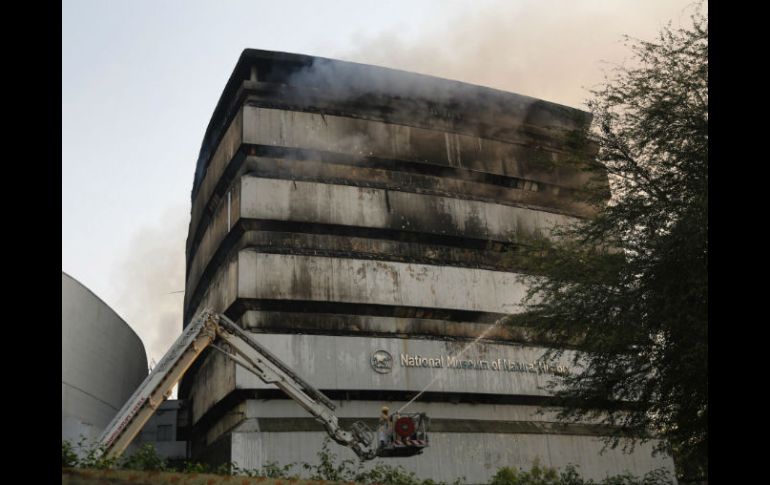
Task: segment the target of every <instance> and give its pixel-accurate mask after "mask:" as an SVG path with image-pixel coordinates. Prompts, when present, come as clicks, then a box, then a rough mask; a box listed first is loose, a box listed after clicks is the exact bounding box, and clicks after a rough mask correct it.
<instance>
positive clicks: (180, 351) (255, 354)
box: [99, 310, 376, 460]
mask: <svg viewBox="0 0 770 485" xmlns="http://www.w3.org/2000/svg"><path fill="white" fill-rule="evenodd" d="M220 343H224V344H225V345H220ZM210 345H211V346H212V347H214V348H215V349H217V350H219V351H221V352H223V353H224V354H225V355H227V356H228V357H229V358H231V359H232V360H233V361H234V362H235V363H236V364H238V365H241V366H242V367H244V368H245V369H247V370H249V371H250V372H252V373H254V374H255V375H256V376H257V377H259V378H260V379H261V380H262V381H263V382H265V383H268V384H274V385H276V386H277V387H278V388H280V389H281V390H282V391H284V392H285V393H286V394H287V395H288V396H289V397H290V398H292V399H294V400H295V401H296V402H297V403H298V404H299V405H300V406H302V407H303V408H304V409H305V410H306V411H308V412H309V413H310V414H312V415H313V416H314V417H315V418H316V419H317V420H318V421H320V422H321V423H322V424H323V426H324V428H325V429H326V432H327V433H328V434H329V436H330V437H331V438H332V439H333V440H334V441H336V442H337V443H339V444H341V445H343V446H347V447H349V448H351V449H352V450H353V451H354V452H355V453H356V454H357V455H358V456H359V458H361V459H362V460H370V459H372V458H374V457H375V456H376V451H375V450H374V449H372V448H371V435H370V433H369V432H368V430H367V429H366V428H365V426H363V425H362V424H360V423H356V424H355V425H354V426H353V431H352V432H349V431H346V430H343V429H342V428H341V427H340V425H339V422H338V419H337V416H336V415H335V414H334V412H333V411H334V409H335V406H334V404H333V403H332V402H331V401H330V400H329V398H327V397H326V396H324V395H323V393H321V391H319V390H318V389H316V388H315V387H313V386H312V385H310V384H309V383H307V382H306V381H305V380H304V379H302V378H301V377H300V376H299V375H297V374H296V373H295V372H294V371H292V370H291V369H290V368H289V367H288V366H286V364H284V363H283V362H281V360H280V359H278V358H277V357H276V356H275V355H273V354H272V353H271V352H270V351H268V350H267V349H266V348H265V347H263V346H262V345H260V344H259V343H258V342H257V341H255V340H254V339H253V338H252V337H250V336H249V334H248V333H247V332H245V331H243V330H242V329H241V328H240V327H239V326H238V325H237V324H236V323H234V322H233V321H232V320H230V319H229V318H227V317H226V316H224V315H221V314H217V313H215V312H213V311H211V310H204V311H203V312H201V313H200V314H199V315H198V316H197V317H196V318H195V319H194V320H193V322H192V323H191V324H190V325H188V326H187V328H185V330H184V332H182V335H180V336H179V338H178V339H177V340H176V342H174V344H173V345H172V346H171V348H170V349H169V351H168V352H166V354H165V355H164V356H163V358H162V359H161V360H160V362H159V363H158V365H156V366H155V368H154V369H153V370H152V371H151V372H150V374H149V375H148V376H147V378H145V380H144V382H142V384H140V385H139V387H138V388H137V390H136V391H135V392H134V394H132V395H131V398H129V400H128V401H127V402H126V404H125V405H124V406H123V407H122V408H121V409H120V411H119V412H118V414H117V415H116V416H115V418H113V420H112V421H111V422H110V423H109V424H108V425H107V428H106V429H105V430H104V432H103V433H102V435H101V436H100V437H99V442H100V444H101V445H102V447H103V454H104V455H105V456H107V457H118V456H120V455H121V454H122V453H123V451H125V449H126V448H127V447H128V445H129V444H130V443H131V441H133V439H134V438H135V437H136V435H137V434H139V431H141V429H142V427H144V425H145V424H146V423H147V421H148V420H149V419H150V417H152V415H153V413H154V412H155V410H156V409H157V408H158V406H160V404H161V403H162V402H163V401H164V400H165V399H166V398H168V397H169V396H170V395H171V391H172V389H173V388H174V386H175V385H176V384H177V382H179V381H180V380H181V379H182V376H183V375H184V373H185V372H186V371H187V370H188V369H189V368H190V366H191V365H192V364H193V363H194V362H195V361H196V360H197V359H198V357H200V355H201V353H202V352H203V351H204V350H205V349H206V348H207V347H208V346H210Z"/></svg>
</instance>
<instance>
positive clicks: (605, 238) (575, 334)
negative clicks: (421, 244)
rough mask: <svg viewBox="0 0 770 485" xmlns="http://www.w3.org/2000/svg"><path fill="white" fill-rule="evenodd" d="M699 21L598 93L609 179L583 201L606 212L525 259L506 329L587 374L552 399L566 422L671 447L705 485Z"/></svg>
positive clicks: (592, 137)
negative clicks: (567, 358) (524, 287)
mask: <svg viewBox="0 0 770 485" xmlns="http://www.w3.org/2000/svg"><path fill="white" fill-rule="evenodd" d="M698 10H699V12H696V13H695V14H694V15H693V16H692V26H691V27H688V28H679V29H673V28H672V27H671V25H670V24H669V26H668V27H666V28H664V29H663V30H662V31H661V33H660V35H659V37H658V38H657V39H656V41H653V42H644V41H639V40H630V41H629V43H630V46H631V48H632V49H633V53H634V54H635V60H636V61H637V62H636V63H635V64H634V67H618V68H616V70H615V71H614V74H613V75H612V76H610V77H609V78H608V79H607V80H606V82H605V83H604V85H603V86H602V87H601V88H600V89H598V90H595V91H592V92H591V93H592V99H591V100H590V101H589V107H590V110H591V111H592V113H593V115H594V124H593V128H592V129H591V130H590V131H589V130H587V131H586V133H584V138H582V140H583V143H594V144H596V145H598V154H597V155H596V156H597V158H598V161H599V162H601V165H602V166H603V169H602V170H601V171H599V172H598V173H597V175H599V176H598V177H596V178H595V179H596V181H597V183H594V184H592V185H590V186H589V187H588V188H587V190H586V194H587V195H589V196H593V197H595V200H594V202H596V201H597V200H601V199H604V201H605V203H604V204H603V206H602V207H601V208H600V209H599V213H598V215H597V216H596V217H595V218H591V219H587V220H583V221H580V222H579V223H576V224H574V225H571V226H569V227H562V228H561V229H560V230H559V231H557V235H556V237H554V238H552V239H551V240H534V241H531V244H528V247H527V248H526V249H524V250H523V256H521V255H517V256H516V257H517V258H519V257H523V258H524V260H525V261H526V264H527V268H528V271H529V272H530V274H531V276H528V277H527V279H528V283H529V285H530V290H529V293H528V295H527V299H526V312H524V313H522V314H519V315H516V316H513V317H511V318H510V320H509V323H510V324H511V325H514V326H518V327H522V326H523V327H526V328H527V329H528V331H529V332H531V335H532V336H533V338H534V339H537V340H538V341H541V342H542V341H545V342H548V343H549V344H552V346H553V348H560V349H564V348H571V349H576V350H577V352H575V353H574V354H573V355H574V359H575V361H574V363H575V364H576V367H577V368H578V369H579V371H577V372H573V373H572V374H570V375H569V376H567V377H566V378H564V380H563V382H562V387H554V393H555V396H556V398H557V403H558V404H560V405H562V406H564V407H563V408H562V409H563V411H561V412H560V417H561V418H562V419H564V420H568V421H569V420H572V421H577V420H582V419H586V418H588V419H596V420H599V421H601V422H603V423H605V424H608V425H611V427H612V428H613V429H616V430H617V433H616V434H615V435H614V436H613V437H612V438H611V439H610V440H609V444H610V445H611V446H613V447H615V446H617V445H618V444H619V443H621V442H622V441H623V439H624V438H629V439H630V440H629V441H625V443H631V445H632V446H633V443H636V442H638V441H639V440H642V441H644V440H648V439H651V438H655V439H659V438H662V439H663V440H662V441H661V445H660V447H659V449H666V448H667V451H673V452H674V456H675V459H676V460H677V467H678V470H679V472H682V473H684V474H686V475H689V477H686V478H689V479H693V478H702V477H707V476H708V461H707V460H708V459H707V450H708V398H707V395H708V369H707V354H708V343H707V332H708V315H707V306H708V288H707V286H708V19H707V14H705V13H701V11H702V8H698ZM578 145H580V144H579V143H578ZM582 162H583V165H585V166H594V167H595V166H596V164H595V162H594V163H590V161H586V160H582ZM602 177H603V184H602ZM608 177H609V185H610V188H611V190H612V198H611V199H610V200H609V202H606V199H607V195H606V187H607V178H608ZM562 352H563V351H562V350H556V351H551V352H549V353H548V355H547V358H548V359H555V358H558V357H559V356H560V355H562ZM668 447H670V448H668Z"/></svg>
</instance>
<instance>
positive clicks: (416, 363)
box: [371, 350, 569, 376]
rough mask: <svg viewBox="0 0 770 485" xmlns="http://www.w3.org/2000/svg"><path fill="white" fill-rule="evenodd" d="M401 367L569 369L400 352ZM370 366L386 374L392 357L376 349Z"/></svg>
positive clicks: (558, 371) (540, 371) (551, 371)
mask: <svg viewBox="0 0 770 485" xmlns="http://www.w3.org/2000/svg"><path fill="white" fill-rule="evenodd" d="M399 363H400V364H401V367H407V368H408V367H425V368H446V369H459V370H476V371H497V372H527V373H533V374H553V375H557V376H565V375H567V374H569V369H568V368H567V366H565V365H551V364H547V363H545V362H542V361H533V362H523V361H514V360H510V359H504V358H499V359H475V360H473V359H461V358H458V357H455V356H452V355H437V356H433V357H426V356H422V355H410V354H401V355H400V359H399ZM371 364H372V368H374V370H375V371H377V372H379V373H380V374H387V373H388V372H390V371H391V369H392V368H393V357H392V356H391V355H390V353H388V352H386V351H384V350H378V351H376V352H374V353H373V354H372V357H371Z"/></svg>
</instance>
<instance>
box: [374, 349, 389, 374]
mask: <svg viewBox="0 0 770 485" xmlns="http://www.w3.org/2000/svg"><path fill="white" fill-rule="evenodd" d="M369 362H370V363H371V364H372V369H374V370H375V371H376V372H379V373H380V374H387V373H388V372H390V371H391V370H392V369H393V356H392V355H390V353H389V352H387V351H385V350H377V351H375V352H373V353H372V358H371V359H370V360H369Z"/></svg>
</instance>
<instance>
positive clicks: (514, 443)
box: [230, 431, 673, 483]
mask: <svg viewBox="0 0 770 485" xmlns="http://www.w3.org/2000/svg"><path fill="white" fill-rule="evenodd" d="M325 437H326V434H325V433H323V432H258V431H255V432H244V433H240V432H234V433H232V435H231V436H230V443H231V460H232V461H233V462H234V463H236V464H237V465H238V466H240V467H242V468H247V469H252V468H259V467H261V466H263V465H264V464H267V463H269V462H277V464H278V465H281V466H283V465H286V464H290V463H299V462H306V463H311V464H316V463H318V462H319V458H318V452H319V451H320V450H321V449H322V446H323V443H324V439H325ZM430 440H431V444H430V447H429V448H427V449H426V450H425V451H424V452H423V454H421V455H417V456H413V457H409V458H387V459H383V458H379V459H376V460H372V461H371V462H368V463H367V464H366V465H365V466H366V467H367V468H370V467H372V466H375V465H377V464H378V463H383V464H387V465H391V466H402V467H403V468H404V469H406V470H407V471H411V472H414V473H415V474H416V475H417V476H418V477H420V478H423V479H426V478H431V479H433V480H435V481H447V482H452V481H454V480H456V479H462V480H463V482H466V483H487V482H488V481H489V479H490V478H491V477H492V476H493V475H494V474H495V473H496V472H497V470H498V469H499V468H501V467H504V466H512V467H520V468H524V469H529V467H530V466H531V465H532V464H533V463H534V461H535V460H539V462H540V464H541V465H547V466H552V467H558V468H562V467H565V466H566V465H568V464H570V463H572V464H578V463H579V464H580V467H579V468H578V470H579V472H580V474H581V475H582V476H583V477H584V478H591V479H594V480H598V479H602V478H604V477H606V476H607V475H615V474H619V473H623V472H625V471H628V472H630V473H632V474H634V475H643V474H644V473H646V472H648V471H650V470H653V469H655V468H666V469H668V470H669V471H670V472H671V473H672V475H673V462H672V460H671V459H670V458H668V457H653V456H652V446H653V445H651V444H645V445H641V446H637V447H636V449H635V450H634V452H633V453H631V454H626V453H624V452H623V451H622V450H620V449H614V450H607V451H605V452H604V453H602V452H601V451H602V448H603V447H604V443H603V442H602V441H601V439H599V438H597V437H591V436H570V435H547V434H496V433H431V434H430ZM329 447H330V451H331V452H332V453H334V454H336V455H337V456H338V458H337V463H339V462H340V461H341V460H343V459H355V455H354V454H353V452H351V451H349V450H347V449H344V448H341V447H339V446H338V445H336V444H334V443H331V444H330V445H329ZM292 471H293V472H301V471H302V468H301V466H295V468H294V469H293V470H292Z"/></svg>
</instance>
